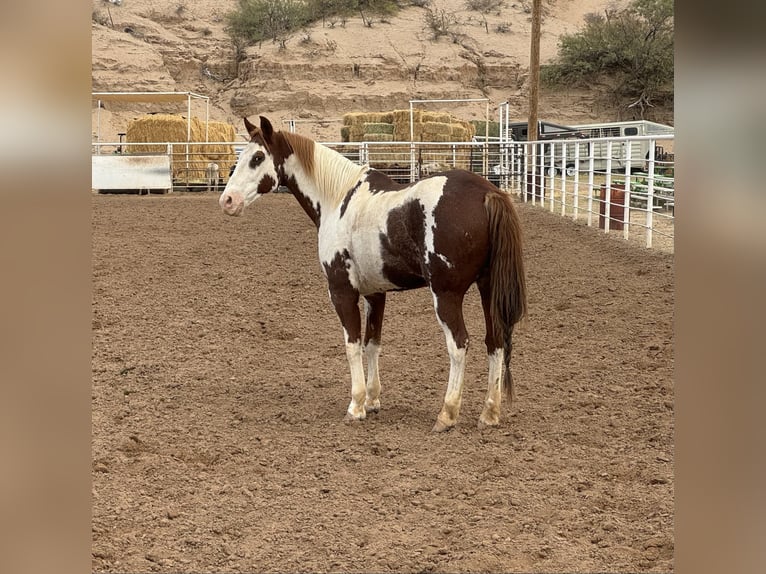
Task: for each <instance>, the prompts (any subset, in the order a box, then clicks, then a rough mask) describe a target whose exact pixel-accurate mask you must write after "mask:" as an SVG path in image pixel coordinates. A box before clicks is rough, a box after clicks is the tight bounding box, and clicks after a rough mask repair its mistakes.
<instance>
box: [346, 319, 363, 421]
mask: <svg viewBox="0 0 766 574" xmlns="http://www.w3.org/2000/svg"><path fill="white" fill-rule="evenodd" d="M343 333H344V334H345V336H346V358H347V359H348V367H349V370H350V371H351V403H350V404H349V405H348V415H347V417H348V418H351V419H355V420H362V419H363V418H364V415H365V410H364V398H365V392H366V391H365V384H364V366H363V365H362V344H361V343H359V342H356V343H349V342H348V333H346V331H345V329H344V330H343Z"/></svg>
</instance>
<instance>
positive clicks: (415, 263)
mask: <svg viewBox="0 0 766 574" xmlns="http://www.w3.org/2000/svg"><path fill="white" fill-rule="evenodd" d="M425 222H426V214H425V211H424V209H423V205H422V204H421V203H420V202H419V201H415V200H413V201H408V202H407V203H405V204H404V205H402V206H400V207H397V208H396V209H392V210H391V211H390V212H389V214H388V217H387V218H386V232H385V233H381V234H380V254H381V257H382V259H383V276H384V277H385V278H386V279H388V280H389V281H390V282H391V283H393V284H394V285H396V286H397V288H398V289H400V290H404V289H415V288H418V287H425V286H426V285H428V281H427V279H426V274H427V270H424V269H423V255H424V252H425Z"/></svg>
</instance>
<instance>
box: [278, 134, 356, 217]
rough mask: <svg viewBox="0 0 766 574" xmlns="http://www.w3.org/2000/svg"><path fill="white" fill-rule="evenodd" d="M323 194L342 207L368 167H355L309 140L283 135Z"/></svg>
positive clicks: (347, 160) (296, 135)
mask: <svg viewBox="0 0 766 574" xmlns="http://www.w3.org/2000/svg"><path fill="white" fill-rule="evenodd" d="M281 133H282V135H283V136H284V138H285V140H287V143H288V144H290V147H291V148H292V150H293V153H294V154H295V156H296V157H297V158H298V161H299V162H300V163H301V165H302V166H303V169H304V170H305V172H306V175H308V176H309V177H311V178H312V179H313V180H314V183H315V184H316V186H317V188H318V189H319V191H320V192H321V193H322V194H323V195H324V196H325V197H327V198H328V199H330V200H331V201H332V202H333V203H340V202H341V201H342V200H343V198H344V197H345V195H346V193H347V192H348V190H349V189H351V188H352V187H353V186H354V184H355V183H356V182H357V181H358V180H359V178H360V177H361V176H362V173H363V172H364V171H365V170H366V169H367V166H361V165H358V164H355V163H354V162H352V161H351V160H349V159H346V158H345V157H343V156H342V155H341V154H339V153H338V152H336V151H334V150H332V149H330V148H328V147H325V146H323V145H319V144H317V143H316V142H315V141H314V140H312V139H309V138H307V137H305V136H302V135H299V134H296V133H291V132H281Z"/></svg>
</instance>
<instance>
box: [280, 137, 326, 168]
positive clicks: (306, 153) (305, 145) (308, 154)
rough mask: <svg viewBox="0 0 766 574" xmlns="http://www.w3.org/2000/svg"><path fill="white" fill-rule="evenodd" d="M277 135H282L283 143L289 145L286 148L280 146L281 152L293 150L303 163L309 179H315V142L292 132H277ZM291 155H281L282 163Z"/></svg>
mask: <svg viewBox="0 0 766 574" xmlns="http://www.w3.org/2000/svg"><path fill="white" fill-rule="evenodd" d="M277 134H278V135H281V136H282V139H283V141H284V142H285V143H286V144H287V145H286V146H284V147H282V146H280V151H283V150H284V149H285V148H286V149H289V150H291V151H292V153H294V154H295V155H296V157H297V158H298V161H300V162H301V165H302V166H303V169H304V170H305V171H306V174H307V175H308V176H309V177H314V146H315V145H316V144H315V143H314V140H310V139H309V138H307V137H304V136H302V135H299V134H293V133H290V132H277ZM279 139H280V138H276V139H275V142H276V140H279ZM289 155H290V153H286V154H283V155H281V156H280V157H281V160H282V161H281V162H280V163H284V160H285V159H287V157H288V156H289Z"/></svg>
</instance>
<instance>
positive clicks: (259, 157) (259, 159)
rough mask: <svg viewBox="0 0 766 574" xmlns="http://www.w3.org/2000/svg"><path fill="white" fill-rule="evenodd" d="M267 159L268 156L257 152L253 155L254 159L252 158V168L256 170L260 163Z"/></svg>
mask: <svg viewBox="0 0 766 574" xmlns="http://www.w3.org/2000/svg"><path fill="white" fill-rule="evenodd" d="M265 157H266V155H265V154H264V153H263V152H262V151H257V152H255V153H254V154H253V157H251V158H250V168H251V169H254V168H255V167H257V166H258V165H260V163H261V162H262V161H263V159H264V158H265Z"/></svg>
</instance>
